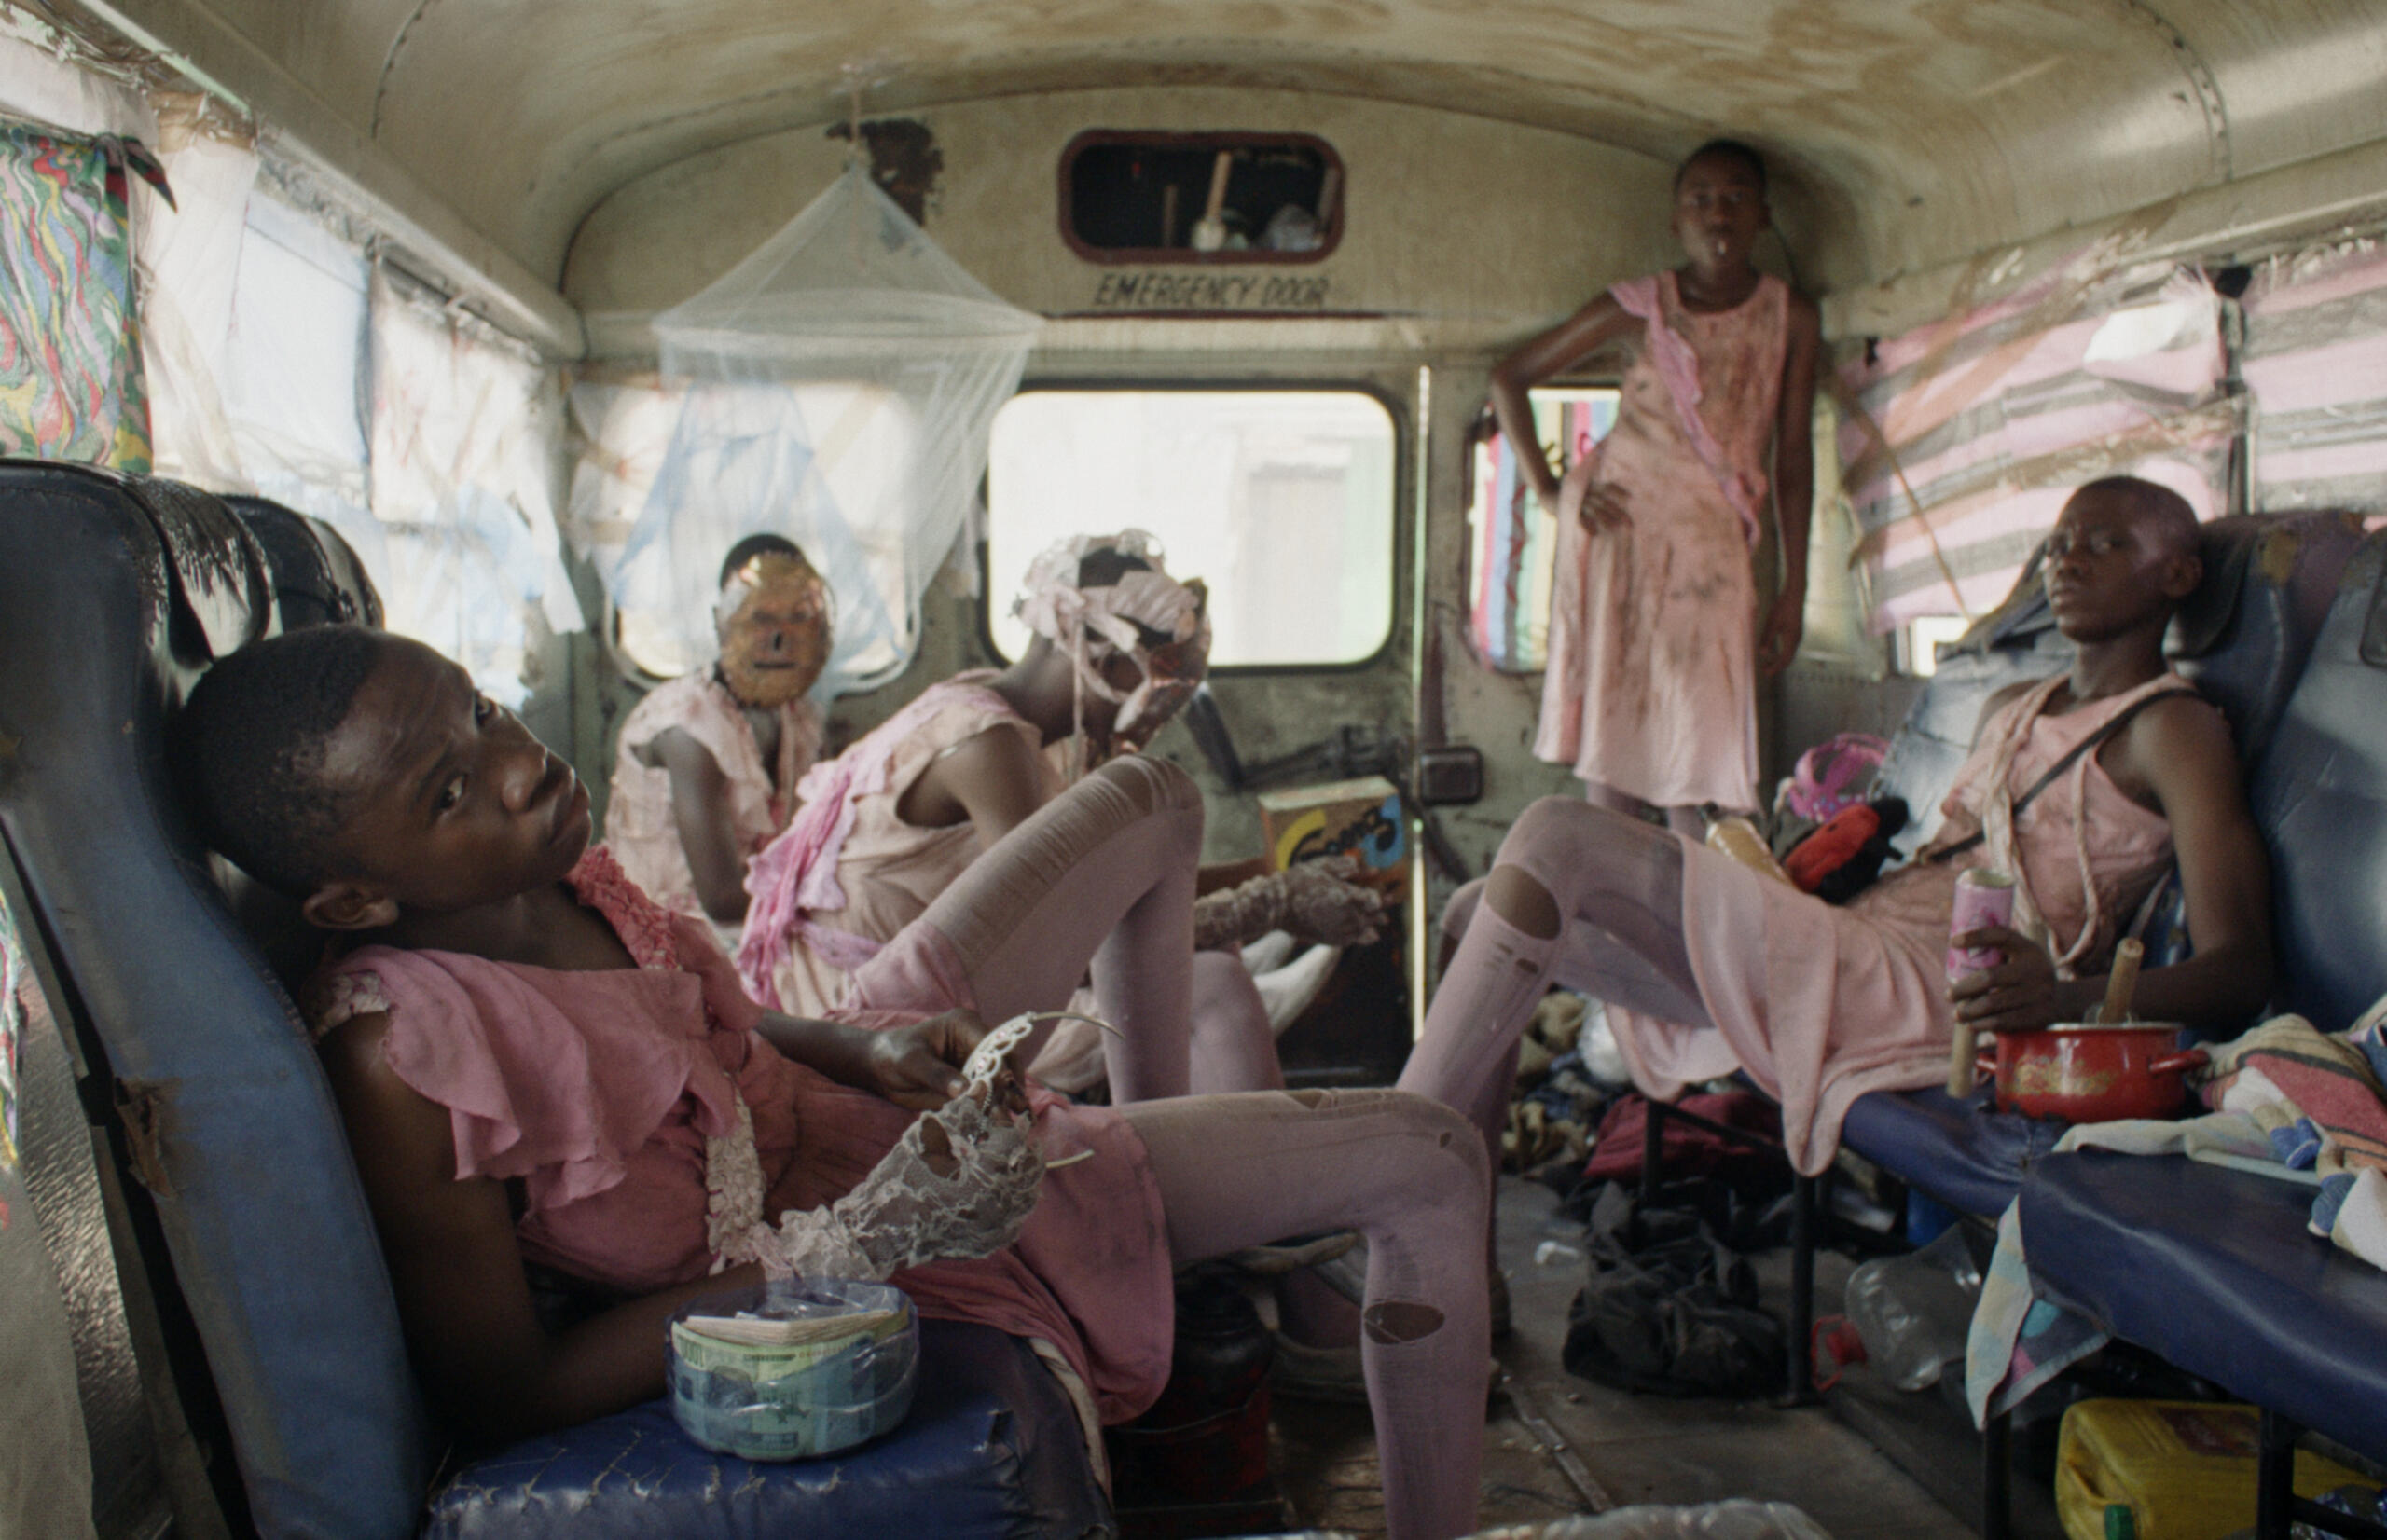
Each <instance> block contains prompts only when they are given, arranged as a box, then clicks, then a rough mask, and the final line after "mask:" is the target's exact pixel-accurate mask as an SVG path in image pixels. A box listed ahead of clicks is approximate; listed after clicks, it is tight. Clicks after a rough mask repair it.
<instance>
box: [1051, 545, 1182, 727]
mask: <svg viewBox="0 0 2387 1540" xmlns="http://www.w3.org/2000/svg"><path fill="white" fill-rule="evenodd" d="M1095 550H1115V551H1118V552H1120V553H1121V554H1123V555H1126V556H1132V557H1138V559H1140V560H1143V561H1147V562H1149V563H1151V569H1150V570H1149V571H1129V572H1125V573H1122V574H1121V575H1120V578H1119V581H1118V582H1116V583H1114V584H1104V585H1100V586H1095V587H1084V588H1081V587H1079V586H1078V585H1077V574H1078V571H1079V568H1080V565H1081V564H1082V563H1083V560H1084V558H1085V556H1086V554H1087V553H1088V552H1090V551H1095ZM1208 597H1209V596H1208V594H1207V591H1206V590H1205V589H1204V588H1203V586H1202V584H1201V583H1200V582H1199V581H1198V580H1197V581H1195V582H1193V583H1179V582H1177V581H1176V580H1175V579H1173V578H1171V577H1170V576H1169V575H1168V573H1167V571H1166V570H1165V569H1164V568H1163V567H1162V566H1161V557H1160V547H1159V544H1158V543H1157V542H1155V541H1154V540H1153V539H1152V537H1151V536H1150V535H1148V534H1145V533H1144V532H1143V531H1141V530H1139V529H1129V530H1126V531H1125V532H1124V533H1121V534H1119V535H1116V536H1089V535H1081V536H1078V537H1077V538H1075V539H1073V540H1068V541H1064V542H1062V543H1060V544H1058V545H1056V546H1055V547H1053V548H1052V549H1051V550H1049V551H1047V552H1045V553H1044V554H1043V555H1042V556H1041V557H1037V558H1036V561H1035V562H1034V563H1033V564H1032V565H1031V566H1030V567H1029V568H1028V592H1027V593H1026V594H1025V595H1024V596H1023V597H1022V598H1020V600H1019V603H1018V605H1017V607H1016V612H1017V613H1018V615H1019V617H1020V619H1021V620H1023V621H1025V622H1026V623H1027V624H1028V628H1029V629H1030V630H1033V631H1035V632H1036V633H1037V634H1038V635H1040V636H1042V637H1045V638H1047V639H1050V640H1051V641H1052V642H1053V643H1054V644H1055V645H1056V646H1057V647H1059V648H1060V649H1061V651H1062V652H1063V653H1066V654H1067V655H1068V657H1069V663H1070V667H1071V668H1072V669H1073V671H1074V673H1075V677H1076V678H1075V683H1076V701H1075V705H1074V711H1075V715H1076V719H1077V731H1076V734H1075V736H1074V737H1073V739H1072V742H1073V745H1074V747H1073V748H1072V750H1071V758H1072V761H1073V762H1075V763H1073V773H1075V774H1083V769H1084V765H1083V758H1084V754H1083V750H1084V749H1085V747H1086V739H1087V738H1088V736H1089V735H1088V734H1087V733H1086V731H1085V723H1086V721H1087V718H1088V716H1089V715H1090V714H1092V712H1093V710H1094V709H1095V708H1089V707H1088V705H1087V697H1088V696H1092V697H1094V698H1095V699H1096V700H1098V701H1109V702H1111V703H1113V704H1114V705H1115V707H1116V709H1115V710H1113V711H1111V713H1110V717H1111V721H1110V729H1109V731H1108V732H1107V733H1103V734H1100V735H1097V736H1100V737H1101V738H1103V739H1105V740H1107V745H1108V748H1109V749H1110V750H1111V751H1114V752H1129V751H1133V750H1135V749H1140V748H1142V747H1143V746H1144V745H1145V744H1147V743H1149V742H1151V741H1152V736H1154V735H1155V734H1157V733H1158V732H1159V731H1160V729H1161V727H1162V726H1163V725H1164V724H1165V723H1166V722H1167V721H1168V719H1169V718H1170V717H1172V716H1174V715H1176V714H1177V712H1178V711H1179V710H1180V709H1181V708H1183V707H1184V705H1185V702H1186V701H1187V699H1188V698H1190V697H1191V696H1192V695H1193V691H1194V690H1195V689H1196V688H1197V687H1198V686H1199V685H1200V684H1201V682H1202V680H1203V677H1204V676H1205V675H1206V674H1207V672H1208V669H1209V657H1210V620H1209V614H1208ZM1152 633H1157V634H1158V635H1159V636H1161V637H1163V638H1165V639H1166V640H1163V641H1159V642H1149V641H1147V639H1146V638H1147V637H1148V635H1150V634H1152ZM1114 656H1117V657H1122V658H1125V659H1126V660H1127V661H1128V662H1129V663H1131V664H1133V665H1134V666H1135V668H1136V670H1137V675H1138V681H1137V683H1136V684H1135V685H1134V687H1133V688H1131V689H1127V690H1122V689H1120V688H1119V687H1117V686H1116V685H1113V684H1112V683H1111V681H1110V680H1109V679H1108V678H1106V677H1105V675H1104V666H1105V665H1106V664H1108V663H1109V662H1110V660H1111V658H1112V657H1114Z"/></svg>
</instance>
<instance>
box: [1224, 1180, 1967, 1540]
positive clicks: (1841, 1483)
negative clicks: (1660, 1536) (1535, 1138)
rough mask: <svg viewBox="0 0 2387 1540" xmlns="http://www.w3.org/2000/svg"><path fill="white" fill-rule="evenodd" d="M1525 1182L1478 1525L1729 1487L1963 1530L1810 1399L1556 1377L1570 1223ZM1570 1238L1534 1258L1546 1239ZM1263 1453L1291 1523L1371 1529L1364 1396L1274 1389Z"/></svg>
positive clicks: (1872, 1520)
mask: <svg viewBox="0 0 2387 1540" xmlns="http://www.w3.org/2000/svg"><path fill="white" fill-rule="evenodd" d="M1557 1207H1558V1201H1557V1199H1556V1198H1555V1196H1553V1195H1552V1193H1551V1192H1550V1191H1549V1190H1548V1189H1545V1188H1543V1187H1541V1186H1540V1185H1539V1184H1538V1183H1534V1182H1528V1181H1525V1180H1523V1179H1521V1178H1518V1177H1514V1176H1502V1177H1501V1179H1500V1265H1501V1266H1502V1268H1503V1269H1505V1270H1506V1271H1507V1272H1508V1274H1509V1291H1510V1299H1511V1313H1512V1315H1513V1318H1514V1321H1515V1330H1514V1332H1513V1333H1512V1334H1511V1336H1510V1337H1509V1338H1508V1340H1507V1341H1502V1342H1499V1343H1497V1344H1496V1356H1497V1359H1498V1361H1499V1368H1500V1370H1501V1372H1502V1383H1501V1388H1500V1389H1499V1390H1498V1391H1497V1392H1496V1393H1495V1394H1494V1396H1492V1397H1491V1399H1490V1401H1489V1403H1488V1405H1487V1409H1486V1413H1485V1419H1484V1424H1483V1441H1484V1462H1483V1500H1482V1506H1481V1508H1480V1521H1481V1523H1482V1525H1483V1527H1484V1528H1487V1529H1488V1528H1490V1527H1492V1526H1494V1525H1499V1524H1525V1523H1534V1522H1538V1521H1545V1520H1548V1519H1557V1518H1562V1517H1564V1516H1566V1515H1567V1514H1573V1513H1581V1512H1586V1511H1591V1510H1594V1509H1605V1508H1607V1507H1622V1506H1627V1505H1630V1504H1635V1503H1703V1502H1711V1501H1715V1500H1717V1499H1719V1498H1726V1497H1749V1498H1760V1499H1767V1500H1773V1501H1779V1502H1787V1503H1794V1504H1796V1505H1798V1506H1799V1507H1800V1508H1801V1509H1803V1510H1804V1511H1805V1512H1806V1513H1807V1514H1808V1515H1809V1516H1810V1517H1812V1518H1813V1519H1814V1520H1815V1521H1816V1522H1817V1523H1818V1524H1820V1525H1822V1526H1823V1528H1824V1529H1825V1531H1826V1532H1827V1533H1829V1534H1831V1535H1832V1536H1833V1537H1834V1540H1893V1537H1895V1540H1966V1537H1968V1536H1970V1535H1971V1534H1972V1533H1973V1527H1972V1525H1971V1524H1970V1523H1968V1522H1966V1521H1964V1520H1963V1519H1958V1518H1957V1516H1956V1515H1955V1514H1954V1513H1952V1512H1951V1511H1950V1510H1949V1509H1948V1508H1946V1507H1943V1506H1941V1505H1940V1504H1939V1502H1938V1501H1936V1500H1935V1499H1934V1498H1933V1496H1932V1495H1931V1493H1930V1492H1927V1491H1925V1489H1924V1487H1922V1486H1921V1485H1919V1484H1918V1483H1916V1482H1915V1481H1914V1480H1912V1479H1911V1478H1909V1477H1908V1476H1907V1475H1906V1474H1905V1473H1904V1472H1903V1471H1901V1470H1900V1469H1898V1467H1897V1466H1896V1465H1894V1464H1891V1463H1890V1462H1889V1461H1888V1460H1887V1459H1884V1458H1883V1456H1882V1455H1881V1454H1880V1453H1879V1452H1878V1451H1876V1450H1875V1449H1874V1447H1873V1446H1872V1445H1871V1444H1870V1443H1868V1442H1867V1441H1866V1440H1865V1439H1864V1438H1863V1437H1859V1436H1858V1435H1857V1434H1856V1432H1854V1431H1852V1430H1851V1429H1850V1428H1848V1427H1846V1426H1843V1425H1842V1423H1840V1422H1839V1421H1837V1420H1836V1419H1835V1418H1834V1417H1833V1416H1832V1414H1831V1413H1830V1412H1829V1411H1828V1410H1826V1409H1824V1408H1822V1407H1801V1408H1796V1409H1783V1408H1777V1407H1773V1406H1771V1405H1766V1404H1763V1403H1745V1404H1735V1403H1732V1402H1724V1401H1712V1400H1686V1399H1676V1398H1671V1397H1663V1396H1633V1395H1629V1394H1627V1393H1625V1392H1623V1391H1617V1390H1610V1389H1607V1387H1605V1386H1602V1385H1597V1384H1594V1383H1593V1382H1590V1381H1588V1380H1583V1379H1580V1378H1578V1377H1576V1376H1575V1375H1572V1374H1569V1373H1568V1372H1567V1371H1566V1368H1565V1367H1564V1366H1563V1365H1562V1364H1561V1363H1560V1361H1559V1349H1560V1345H1561V1344H1562V1343H1563V1342H1564V1341H1566V1307H1567V1304H1568V1302H1569V1301H1571V1300H1572V1299H1574V1297H1575V1291H1576V1289H1577V1288H1578V1287H1579V1286H1580V1283H1581V1278H1582V1269H1583V1262H1582V1258H1581V1256H1580V1240H1581V1228H1580V1226H1579V1225H1575V1224H1573V1223H1572V1222H1571V1221H1569V1220H1567V1219H1566V1218H1564V1217H1561V1216H1560V1215H1559V1214H1558V1213H1557ZM1546 1240H1549V1241H1557V1242H1559V1243H1561V1244H1570V1245H1574V1246H1576V1247H1577V1250H1578V1254H1577V1255H1575V1256H1571V1257H1568V1256H1553V1257H1552V1260H1551V1262H1550V1263H1549V1264H1548V1265H1537V1264H1536V1262H1535V1259H1534V1253H1535V1251H1536V1249H1537V1247H1538V1246H1539V1245H1540V1244H1541V1243H1542V1242H1543V1241H1546ZM1758 1262H1759V1272H1760V1276H1761V1278H1762V1279H1763V1281H1764V1284H1765V1287H1766V1294H1767V1299H1766V1302H1767V1304H1768V1305H1769V1306H1771V1307H1773V1308H1774V1309H1776V1310H1777V1311H1778V1310H1780V1309H1781V1307H1782V1305H1783V1303H1784V1297H1785V1296H1787V1291H1788V1276H1789V1267H1788V1253H1787V1250H1785V1251H1776V1252H1773V1253H1771V1254H1768V1255H1767V1256H1765V1257H1762V1258H1758ZM1847 1267H1848V1264H1847V1263H1846V1262H1845V1260H1843V1259H1842V1258H1838V1257H1836V1256H1831V1255H1829V1254H1827V1256H1826V1258H1824V1265H1823V1266H1822V1267H1820V1268H1819V1269H1818V1272H1819V1273H1820V1277H1819V1279H1818V1286H1817V1292H1818V1295H1819V1297H1821V1298H1824V1299H1833V1298H1837V1297H1838V1294H1839V1292H1840V1289H1841V1286H1842V1282H1843V1280H1844V1279H1845V1277H1846V1274H1847ZM1271 1446H1272V1447H1271V1450H1270V1459H1271V1464H1272V1465H1273V1466H1274V1468H1275V1471H1276V1479H1277V1481H1278V1484H1279V1486H1280V1488H1281V1490H1282V1491H1283V1492H1284V1495H1285V1497H1286V1499H1287V1501H1288V1502H1289V1504H1290V1507H1291V1510H1292V1513H1291V1517H1292V1518H1293V1519H1295V1520H1296V1521H1297V1523H1298V1526H1299V1527H1301V1528H1304V1529H1308V1528H1315V1529H1321V1530H1330V1531H1342V1532H1345V1533H1351V1534H1354V1535H1359V1536H1377V1535H1381V1534H1382V1533H1384V1512H1383V1506H1382V1500H1381V1496H1380V1482H1379V1478H1378V1471H1377V1465H1376V1453H1375V1444H1374V1439H1373V1435H1372V1433H1371V1431H1370V1428H1369V1423H1368V1413H1367V1409H1366V1408H1364V1407H1344V1406H1330V1405H1327V1404H1324V1403H1319V1402H1311V1401H1292V1400H1284V1399H1280V1400H1278V1401H1277V1402H1276V1413H1275V1417H1274V1422H1273V1426H1272V1428H1271Z"/></svg>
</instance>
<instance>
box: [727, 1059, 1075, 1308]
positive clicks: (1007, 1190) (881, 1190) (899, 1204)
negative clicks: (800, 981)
mask: <svg viewBox="0 0 2387 1540" xmlns="http://www.w3.org/2000/svg"><path fill="white" fill-rule="evenodd" d="M1032 1134H1033V1127H1032V1124H1031V1123H1030V1121H1029V1120H1028V1117H1027V1115H1026V1108H1025V1103H1024V1102H1023V1101H1021V1100H1020V1099H1019V1098H1018V1097H1017V1095H1016V1087H1015V1085H1013V1084H1010V1083H1008V1081H1007V1079H1005V1078H999V1079H996V1080H993V1081H987V1080H978V1081H975V1082H973V1085H972V1086H971V1088H970V1090H969V1091H968V1092H966V1093H963V1094H962V1095H959V1096H957V1097H956V1098H954V1099H953V1100H952V1101H951V1102H949V1103H947V1104H946V1105H945V1107H944V1108H943V1109H941V1110H939V1111H936V1112H931V1113H928V1114H926V1115H924V1116H922V1117H921V1118H919V1119H918V1120H917V1121H914V1122H913V1124H912V1126H911V1127H909V1128H907V1129H905V1130H904V1136H903V1138H902V1139H901V1140H899V1141H897V1143H896V1145H895V1148H892V1149H890V1150H889V1151H888V1152H887V1154H886V1156H885V1157H884V1158H883V1159H881V1160H880V1162H878V1164H877V1165H876V1167H874V1168H873V1169H872V1171H871V1173H870V1175H869V1176H865V1177H863V1178H862V1181H861V1182H860V1183H859V1184H858V1185H857V1186H856V1187H855V1188H854V1189H853V1190H852V1191H850V1192H849V1193H847V1194H846V1195H845V1196H844V1197H842V1198H840V1199H838V1200H837V1201H836V1202H835V1203H832V1204H830V1205H829V1206H828V1207H827V1208H819V1209H805V1210H793V1209H792V1210H790V1211H788V1212H787V1213H785V1214H782V1215H781V1216H780V1222H779V1225H778V1227H777V1228H776V1229H773V1228H771V1227H769V1226H766V1225H760V1224H758V1225H755V1226H753V1227H752V1229H750V1230H748V1231H746V1232H745V1234H743V1235H741V1236H739V1237H738V1238H737V1239H736V1240H734V1241H733V1242H731V1243H730V1244H729V1245H727V1246H724V1248H723V1255H724V1258H727V1259H729V1260H732V1261H748V1260H752V1261H759V1262H761V1263H762V1264H763V1272H765V1274H766V1276H769V1277H772V1278H784V1277H788V1276H790V1275H792V1274H793V1275H801V1276H805V1277H813V1278H857V1279H863V1280H867V1281H870V1282H878V1281H881V1280H884V1279H886V1278H888V1277H890V1276H891V1275H892V1274H894V1273H897V1272H902V1271H903V1270H904V1269H905V1268H908V1267H917V1266H918V1265H919V1264H920V1263H922V1262H931V1261H936V1260H939V1259H940V1258H953V1257H987V1256H991V1255H992V1254H993V1253H995V1252H997V1251H1000V1250H1001V1249H1002V1248H1003V1247H1004V1246H1006V1245H1009V1244H1011V1243H1012V1241H1013V1239H1014V1238H1015V1237H1016V1236H1017V1235H1018V1234H1019V1231H1020V1227H1021V1226H1022V1225H1025V1224H1026V1223H1027V1222H1028V1215H1030V1214H1031V1213H1033V1212H1034V1211H1035V1208H1036V1199H1037V1194H1038V1191H1039V1188H1040V1185H1041V1183H1042V1180H1043V1176H1044V1160H1043V1156H1042V1153H1041V1152H1040V1151H1039V1150H1038V1149H1037V1147H1036V1142H1035V1140H1034V1138H1033V1136H1032Z"/></svg>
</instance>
